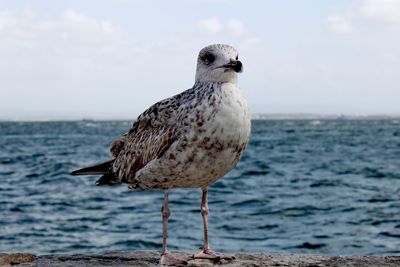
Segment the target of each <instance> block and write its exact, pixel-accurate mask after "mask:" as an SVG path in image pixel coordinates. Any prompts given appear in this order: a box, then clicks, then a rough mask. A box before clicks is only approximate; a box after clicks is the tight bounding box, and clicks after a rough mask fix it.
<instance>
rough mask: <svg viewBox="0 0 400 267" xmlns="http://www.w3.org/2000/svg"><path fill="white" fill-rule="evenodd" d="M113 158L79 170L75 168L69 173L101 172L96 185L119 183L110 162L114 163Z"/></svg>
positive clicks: (87, 173)
mask: <svg viewBox="0 0 400 267" xmlns="http://www.w3.org/2000/svg"><path fill="white" fill-rule="evenodd" d="M114 160H115V159H112V160H109V161H106V162H103V163H100V164H97V165H93V166H89V167H85V168H82V169H79V170H75V171H73V172H71V175H96V174H102V175H103V176H101V177H100V179H99V180H97V182H96V185H113V184H119V183H120V181H119V180H118V178H117V176H116V175H115V174H114V173H113V171H112V164H113V163H114Z"/></svg>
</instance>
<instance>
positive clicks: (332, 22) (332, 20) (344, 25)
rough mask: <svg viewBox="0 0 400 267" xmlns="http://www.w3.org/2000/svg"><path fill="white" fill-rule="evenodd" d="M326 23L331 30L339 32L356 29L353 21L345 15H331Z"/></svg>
mask: <svg viewBox="0 0 400 267" xmlns="http://www.w3.org/2000/svg"><path fill="white" fill-rule="evenodd" d="M326 23H327V25H328V28H329V29H330V30H331V31H333V32H335V33H339V34H348V33H353V32H354V30H355V29H354V26H353V25H352V23H351V21H350V20H349V19H347V18H346V17H344V16H338V15H334V16H329V17H328V18H327V19H326Z"/></svg>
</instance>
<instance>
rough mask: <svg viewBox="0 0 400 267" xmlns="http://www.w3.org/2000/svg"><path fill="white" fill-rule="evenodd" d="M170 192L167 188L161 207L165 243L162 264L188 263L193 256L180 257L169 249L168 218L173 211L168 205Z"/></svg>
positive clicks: (179, 264) (178, 264) (176, 264)
mask: <svg viewBox="0 0 400 267" xmlns="http://www.w3.org/2000/svg"><path fill="white" fill-rule="evenodd" d="M168 193H169V190H168V189H167V190H165V192H164V204H163V206H162V209H161V213H162V218H163V244H162V253H161V259H160V264H161V265H168V266H181V265H186V264H187V261H188V260H189V259H191V258H184V257H179V256H177V255H173V254H171V253H169V252H168V250H167V237H168V218H169V216H170V215H171V211H170V210H169V207H168Z"/></svg>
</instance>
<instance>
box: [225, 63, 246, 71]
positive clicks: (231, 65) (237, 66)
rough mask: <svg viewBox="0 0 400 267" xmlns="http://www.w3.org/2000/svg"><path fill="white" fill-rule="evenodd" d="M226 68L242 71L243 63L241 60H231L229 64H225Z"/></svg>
mask: <svg viewBox="0 0 400 267" xmlns="http://www.w3.org/2000/svg"><path fill="white" fill-rule="evenodd" d="M224 67H225V68H230V69H232V70H234V71H235V72H242V70H243V64H242V62H240V61H239V60H231V62H229V63H228V64H226V65H224Z"/></svg>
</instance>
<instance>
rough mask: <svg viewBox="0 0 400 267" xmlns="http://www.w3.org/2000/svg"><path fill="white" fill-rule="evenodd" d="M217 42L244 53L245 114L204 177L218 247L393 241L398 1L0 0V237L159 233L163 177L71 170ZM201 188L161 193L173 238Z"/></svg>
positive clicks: (7, 245)
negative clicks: (219, 169) (109, 179)
mask: <svg viewBox="0 0 400 267" xmlns="http://www.w3.org/2000/svg"><path fill="white" fill-rule="evenodd" d="M212 43H227V44H230V45H233V46H234V47H236V48H237V50H238V51H239V57H240V59H241V60H242V62H243V64H244V73H243V74H241V75H240V77H239V83H240V85H241V87H242V89H243V92H244V94H245V95H246V97H247V99H248V102H249V104H250V107H251V109H252V112H253V118H254V120H253V125H252V127H253V129H252V137H251V142H250V145H249V147H248V149H247V150H246V153H245V155H244V156H243V158H242V160H241V162H240V163H239V165H238V166H237V168H235V169H234V170H233V171H232V172H230V173H229V174H228V175H227V177H226V178H224V179H222V180H220V181H218V182H217V183H216V184H215V185H213V186H212V187H211V189H210V197H209V198H210V210H211V211H210V235H211V236H210V240H211V245H212V247H213V248H215V249H216V250H220V251H228V252H233V251H263V252H306V253H321V254H329V255H338V254H356V255H372V254H379V255H381V254H391V255H392V254H396V255H400V250H399V248H400V215H399V214H400V200H399V195H400V105H399V99H400V75H399V71H400V49H399V47H400V1H397V0H327V1H317V0H307V1H305V0H281V1H247V2H245V1H234V0H193V1H144V0H96V1H77V0H70V1H50V0H36V1H28V0H20V1H11V0H0V93H1V97H0V121H1V122H0V179H1V183H0V252H11V251H27V252H33V253H40V254H43V253H87V252H90V253H99V252H101V251H109V250H122V249H124V250H125V249H160V248H161V236H162V225H161V214H160V207H161V204H162V197H163V195H162V193H160V192H138V191H130V190H128V189H127V188H126V187H125V186H118V187H111V188H110V187H96V186H94V182H95V181H96V177H72V176H70V175H69V172H70V171H71V170H73V169H76V168H77V167H82V166H86V165H89V164H92V163H96V162H100V161H103V160H104V159H107V158H108V157H109V155H108V146H109V144H110V143H111V142H112V140H114V139H115V138H117V137H118V136H119V135H120V134H122V133H124V132H126V131H127V130H128V129H129V127H130V125H131V123H132V121H133V120H134V119H135V118H136V116H137V115H139V114H140V113H141V112H142V111H143V110H145V109H146V108H147V107H148V106H150V105H151V104H153V103H155V102H156V101H158V100H160V99H163V98H166V97H169V96H171V95H173V94H176V93H179V92H181V91H183V90H185V89H188V88H190V87H191V86H192V85H193V83H194V74H195V68H196V58H197V54H198V52H199V50H200V49H201V48H203V47H204V46H206V45H209V44H212ZM200 195H201V193H200V192H199V190H175V191H173V193H172V194H171V209H172V216H171V220H170V233H169V234H170V235H169V236H170V238H169V246H170V247H171V248H172V249H180V250H195V249H197V248H198V247H199V246H200V245H201V243H202V224H201V216H200V211H199V205H200Z"/></svg>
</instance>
